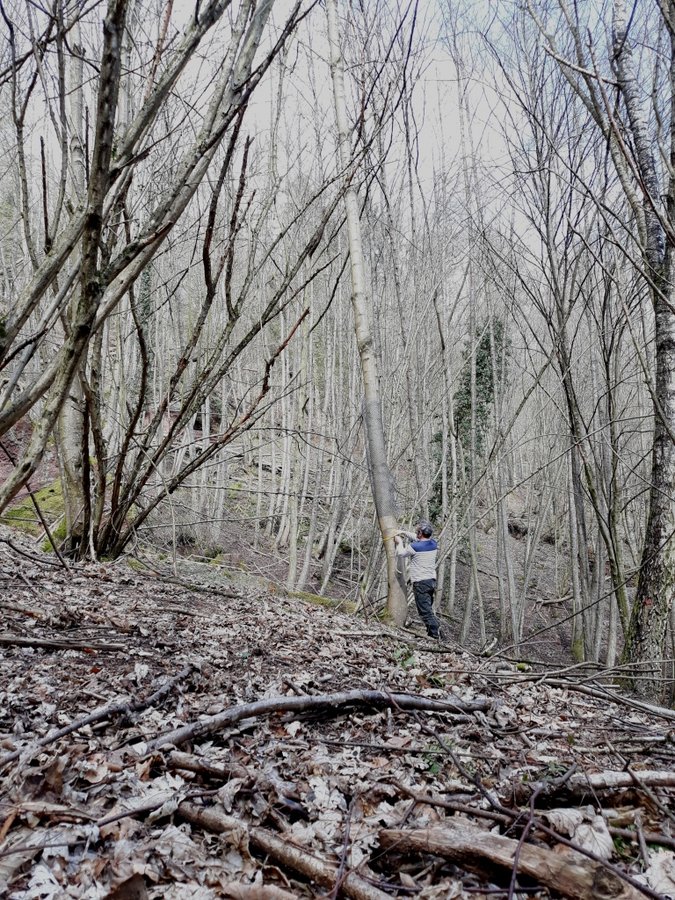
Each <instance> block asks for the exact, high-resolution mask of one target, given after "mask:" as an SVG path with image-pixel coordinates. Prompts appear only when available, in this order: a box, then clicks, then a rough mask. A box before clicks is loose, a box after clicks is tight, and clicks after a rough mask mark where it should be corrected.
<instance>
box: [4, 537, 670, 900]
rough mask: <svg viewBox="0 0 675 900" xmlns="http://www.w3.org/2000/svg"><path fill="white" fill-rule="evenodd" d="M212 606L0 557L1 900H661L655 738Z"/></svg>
mask: <svg viewBox="0 0 675 900" xmlns="http://www.w3.org/2000/svg"><path fill="white" fill-rule="evenodd" d="M221 588H222V589H221V592H220V593H215V592H214V591H209V590H208V589H206V590H198V591H197V590H189V589H186V588H183V587H181V586H180V585H178V584H175V583H174V584H169V583H166V582H163V581H161V580H159V579H157V578H148V577H144V576H142V575H140V574H137V573H134V572H131V571H129V570H126V569H123V568H121V567H119V568H114V567H104V566H87V567H82V568H78V569H77V570H74V571H72V572H71V573H67V572H65V571H62V570H59V569H56V568H54V567H50V566H47V565H41V564H40V563H38V562H36V561H31V560H28V559H27V558H25V557H22V556H19V555H18V554H17V553H16V552H14V551H13V550H12V549H11V548H9V547H8V546H7V545H3V544H0V589H1V594H0V610H1V611H2V616H3V625H2V629H1V631H2V633H3V636H4V638H5V640H4V643H3V646H2V648H1V649H0V653H1V655H2V672H3V680H2V683H1V684H0V779H1V781H0V783H1V785H2V801H1V806H0V885H3V886H4V887H0V892H1V891H2V890H3V889H4V890H5V891H6V892H8V893H11V896H12V897H15V898H17V900H33V898H48V897H62V896H64V897H65V896H68V897H75V898H77V897H82V898H84V897H86V898H94V897H101V898H103V897H109V898H117V900H130V898H146V897H148V898H160V897H161V898H188V897H190V898H205V900H207V898H217V897H247V898H253V897H259V898H281V900H284V898H288V897H312V896H331V897H338V896H350V897H358V898H364V897H379V898H382V897H386V896H394V897H410V896H414V897H422V898H433V897H444V898H446V897H467V898H468V897H480V896H486V897H487V896H490V897H499V896H503V897H508V896H509V895H511V896H529V897H547V896H549V895H552V894H551V892H552V891H557V892H558V893H560V892H562V893H563V894H566V895H567V896H575V893H574V891H575V890H577V891H579V890H585V888H583V884H586V883H587V882H585V881H583V879H584V878H586V879H588V878H590V879H591V883H594V882H593V879H596V878H598V877H600V876H598V874H597V873H598V872H601V873H602V876H601V880H602V883H603V884H604V885H605V888H603V889H606V890H608V891H610V892H609V893H606V894H605V895H604V896H608V897H609V896H616V897H620V896H625V897H633V896H643V895H646V896H652V897H654V896H668V894H669V893H675V866H674V865H673V859H674V857H673V849H674V847H675V840H674V839H673V836H672V828H673V813H672V809H671V807H672V797H673V788H674V786H675V778H674V777H673V776H672V772H673V768H674V767H673V758H674V757H675V745H674V743H673V734H672V730H669V729H672V723H669V722H668V721H667V720H665V719H662V718H660V717H659V716H657V715H650V714H648V713H647V712H643V711H640V710H636V709H629V708H626V707H624V706H623V705H622V704H621V703H620V702H619V701H617V700H612V701H609V700H606V701H604V702H603V701H599V700H595V699H593V698H589V697H588V696H585V695H583V694H581V693H579V692H578V691H577V690H576V689H575V688H576V685H575V684H574V683H572V682H570V683H567V684H566V683H564V682H561V680H560V679H558V682H557V683H556V685H550V684H547V683H546V679H539V681H533V680H529V679H525V678H524V677H521V676H520V675H519V673H517V672H516V671H515V670H512V671H509V670H504V669H502V670H501V671H500V672H499V673H497V672H492V671H490V667H491V664H485V663H481V666H480V668H481V671H478V669H479V666H478V665H477V662H476V661H475V660H472V659H471V658H470V657H469V655H468V654H462V653H461V652H455V653H453V652H450V651H449V650H447V649H446V648H439V647H438V646H432V645H430V644H427V643H425V642H421V641H418V639H417V638H415V637H414V636H411V635H410V633H408V634H403V633H401V632H394V631H391V630H387V629H381V628H380V627H379V626H377V625H368V624H364V623H363V622H361V621H358V620H355V619H354V618H351V617H348V616H343V615H340V614H337V613H334V612H330V611H328V610H326V609H324V608H322V607H318V606H317V607H315V606H311V605H306V604H302V603H300V602H299V601H294V600H289V599H286V598H283V597H280V596H271V595H270V594H268V593H263V592H258V593H253V592H251V593H249V594H247V595H246V596H236V591H235V590H234V589H233V588H232V586H231V585H230V584H227V583H225V584H222V585H221ZM12 638H14V639H17V640H14V641H12ZM120 647H121V648H122V649H120ZM598 689H600V690H602V688H601V687H600V688H598ZM411 697H414V698H417V699H415V701H414V703H413V702H409V700H406V699H405V698H411ZM413 706H416V707H418V708H411V707H413ZM178 735H181V736H182V737H180V747H179V748H178V749H176V746H175V742H177V741H178V740H179V738H178ZM476 829H479V831H476ZM497 833H499V834H501V836H502V837H501V843H498V842H497V840H496V835H497ZM467 835H468V838H467ZM472 835H475V838H474V837H472ZM490 835H493V836H495V840H492V839H491V837H490ZM467 840H468V841H469V843H470V844H471V845H472V847H473V850H472V851H471V852H469V850H468V849H467V845H466V841H467ZM498 853H499V854H502V858H501V859H497V855H498ZM570 853H571V854H576V856H575V857H574V860H575V864H574V865H575V866H578V871H579V873H580V874H579V878H580V879H581V881H580V882H578V883H575V882H574V876H573V874H572V875H570V878H572V884H571V886H570V885H567V883H557V884H554V883H552V882H551V880H550V878H549V879H548V880H547V877H548V876H547V873H549V872H556V871H558V869H557V868H556V866H558V864H559V858H560V854H563V858H565V857H564V854H570ZM547 854H555V858H554V856H552V855H547ZM579 855H581V859H579ZM570 859H571V857H570ZM565 868H566V871H572V870H573V869H574V866H571V863H570V865H568V866H566V867H565ZM574 870H575V871H576V869H574ZM627 879H628V880H627ZM579 884H581V885H582V887H579ZM547 885H548V886H547ZM575 885H576V886H575ZM607 885H610V887H609V888H607ZM612 885H614V887H613V888H612V887H611V886H612ZM617 885H618V887H617ZM612 890H614V893H611V891H612ZM577 895H578V896H583V894H577Z"/></svg>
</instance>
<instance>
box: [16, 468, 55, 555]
mask: <svg viewBox="0 0 675 900" xmlns="http://www.w3.org/2000/svg"><path fill="white" fill-rule="evenodd" d="M33 497H34V498H35V501H36V503H37V504H38V506H39V507H40V512H41V513H42V515H43V516H44V519H45V522H46V523H47V524H48V525H49V526H50V529H51V530H52V535H53V536H54V538H55V539H57V538H58V539H63V538H64V537H65V523H64V521H63V512H64V503H63V490H62V488H61V482H60V480H59V479H57V480H56V481H53V482H52V483H51V484H48V485H47V486H46V487H43V488H41V489H40V490H39V491H35V492H34V493H33ZM53 523H58V524H56V525H55V528H53V529H52V528H51V526H52V524H53ZM0 524H3V525H10V526H11V527H12V528H16V529H17V530H19V531H23V532H24V533H25V534H32V535H34V536H37V535H39V534H42V532H43V530H44V529H43V525H42V522H41V521H40V518H39V516H38V514H37V512H36V511H35V506H34V505H33V501H32V500H31V498H30V497H29V496H27V497H23V498H22V499H21V500H18V501H17V502H16V503H14V504H13V505H12V506H10V507H9V508H8V509H6V510H5V511H4V513H3V514H2V516H0ZM60 532H63V533H60ZM43 549H45V550H51V549H52V546H51V541H50V540H49V539H47V541H46V542H45V546H44V547H43Z"/></svg>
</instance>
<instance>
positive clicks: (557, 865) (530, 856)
mask: <svg viewBox="0 0 675 900" xmlns="http://www.w3.org/2000/svg"><path fill="white" fill-rule="evenodd" d="M380 843H381V844H382V846H383V847H385V848H388V849H393V848H395V849H396V850H397V851H403V852H409V851H416V852H418V853H434V854H436V855H437V856H442V857H444V858H445V859H449V860H451V861H452V862H454V863H456V864H457V865H459V866H462V867H463V868H465V869H468V870H470V871H472V872H477V873H479V874H481V875H489V874H490V871H491V869H494V867H495V866H497V867H500V868H503V869H507V870H512V869H513V866H514V861H516V860H517V862H516V863H515V864H516V865H517V869H518V872H519V873H522V874H524V875H528V876H529V877H530V878H534V879H536V880H537V881H538V882H539V883H540V884H542V885H544V886H545V887H547V888H549V889H551V890H553V891H555V892H556V893H558V894H562V895H563V896H565V897H569V898H571V900H590V898H592V897H598V898H599V897H602V898H603V900H642V898H643V897H644V896H653V893H652V892H649V891H645V892H644V893H643V892H642V891H639V890H637V888H635V887H633V886H632V885H630V884H628V883H627V882H626V881H623V880H622V879H621V878H619V876H618V875H616V874H615V873H614V872H613V871H609V870H608V869H607V868H606V867H605V866H603V865H601V864H600V863H596V862H593V861H592V860H590V859H587V858H586V857H585V856H583V855H582V854H581V853H578V852H576V851H574V850H565V851H564V852H563V853H556V852H554V851H553V850H549V849H548V848H546V847H533V846H532V845H531V844H519V842H518V841H514V840H512V839H511V838H507V837H503V836H501V835H497V834H492V833H491V832H487V831H482V830H480V829H478V828H472V827H470V826H468V825H457V824H454V823H451V822H448V823H447V824H444V825H443V826H435V827H433V828H425V829H415V830H411V831H405V830H400V829H395V828H387V829H384V830H383V831H381V832H380Z"/></svg>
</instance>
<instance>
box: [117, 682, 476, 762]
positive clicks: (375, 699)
mask: <svg viewBox="0 0 675 900" xmlns="http://www.w3.org/2000/svg"><path fill="white" fill-rule="evenodd" d="M355 706H356V707H363V706H374V707H378V708H390V709H416V710H422V711H424V712H475V711H477V710H480V711H482V712H484V711H485V710H487V709H488V708H489V707H490V701H489V700H487V699H485V698H483V699H479V700H459V699H457V700H432V699H430V698H429V697H420V696H419V695H417V694H389V693H387V692H386V691H369V690H362V691H344V692H342V693H338V694H323V695H320V696H314V695H309V696H303V697H268V698H266V699H265V700H257V701H255V702H254V703H244V704H242V705H241V706H232V707H230V709H226V710H223V712H220V713H217V714H216V715H215V716H209V717H208V718H205V719H200V720H199V721H198V722H191V723H189V724H188V725H184V726H183V727H182V728H176V729H175V730H174V731H169V732H167V733H166V734H163V735H160V737H158V738H155V740H154V741H149V742H148V743H147V744H146V743H139V744H133V745H132V746H131V748H130V749H131V750H135V751H136V752H137V753H138V754H139V755H141V756H144V755H145V754H147V753H154V752H155V750H159V748H160V747H166V746H167V745H168V744H172V745H173V746H174V747H177V746H179V745H180V744H184V743H185V742H186V741H190V740H194V739H195V738H200V737H204V736H205V735H207V734H214V733H215V732H217V731H219V730H220V729H221V728H223V727H225V726H226V725H234V724H235V723H236V722H240V721H241V720H242V719H251V718H255V717H257V716H267V715H270V714H271V713H278V712H295V713H301V712H322V713H329V714H330V715H333V716H335V715H340V714H342V713H344V712H345V711H346V710H348V709H350V708H351V707H355Z"/></svg>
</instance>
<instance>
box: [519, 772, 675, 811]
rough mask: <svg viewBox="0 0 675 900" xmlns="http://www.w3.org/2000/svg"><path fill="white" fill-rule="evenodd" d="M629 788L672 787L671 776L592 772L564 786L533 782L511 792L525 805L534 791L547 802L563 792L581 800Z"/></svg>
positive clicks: (674, 782) (673, 778)
mask: <svg viewBox="0 0 675 900" xmlns="http://www.w3.org/2000/svg"><path fill="white" fill-rule="evenodd" d="M629 787H637V788H640V787H660V788H664V787H665V788H672V787H675V772H672V771H670V772H663V771H652V770H649V769H644V770H643V771H640V770H636V771H634V772H633V771H630V772H593V773H592V774H585V773H580V774H578V775H573V776H572V777H571V778H570V779H568V781H567V782H565V783H564V784H560V783H557V782H556V781H533V782H531V783H529V784H518V785H516V786H515V788H514V798H515V800H516V802H517V803H525V802H527V798H528V797H529V796H530V795H531V794H532V793H533V791H535V790H536V791H537V792H538V793H539V795H540V796H541V797H543V798H550V797H552V796H554V795H555V794H557V793H560V792H562V791H565V792H566V793H569V794H572V795H573V796H575V797H583V796H584V795H586V794H589V793H598V792H600V791H613V790H620V789H621V788H629Z"/></svg>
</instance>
